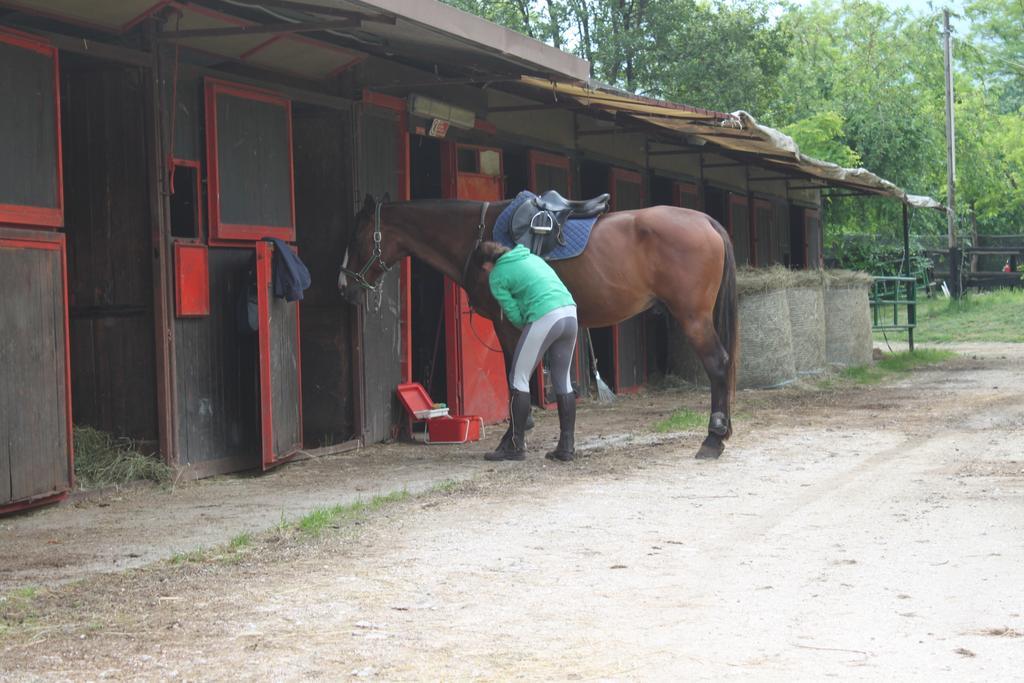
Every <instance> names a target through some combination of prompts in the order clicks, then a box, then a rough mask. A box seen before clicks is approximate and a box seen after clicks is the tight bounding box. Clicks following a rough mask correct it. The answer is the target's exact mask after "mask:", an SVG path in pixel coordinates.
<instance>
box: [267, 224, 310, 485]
mask: <svg viewBox="0 0 1024 683" xmlns="http://www.w3.org/2000/svg"><path fill="white" fill-rule="evenodd" d="M273 256H274V248H273V247H272V246H271V245H270V243H268V242H257V243H256V301H257V307H258V311H259V330H258V334H259V367H260V370H259V373H260V426H261V430H260V432H261V437H262V449H261V450H262V459H261V461H262V465H263V469H264V470H266V469H269V468H271V467H273V466H274V465H277V464H279V463H280V462H282V461H284V460H286V459H288V458H289V457H291V456H293V455H295V453H296V452H297V451H298V450H299V449H300V448H302V388H301V385H300V381H301V380H300V375H299V366H300V361H299V304H298V302H297V301H285V300H284V299H279V298H277V297H275V296H274V282H273V267H272V263H273Z"/></svg>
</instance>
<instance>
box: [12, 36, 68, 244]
mask: <svg viewBox="0 0 1024 683" xmlns="http://www.w3.org/2000/svg"><path fill="white" fill-rule="evenodd" d="M0 43H4V44H5V45H11V46H13V47H17V48H21V49H24V50H29V51H31V52H36V53H39V54H41V55H45V56H47V57H49V58H50V59H51V60H52V61H53V98H54V100H53V102H54V104H53V106H54V121H53V125H54V127H55V131H54V134H55V136H56V140H55V142H56V144H55V148H56V150H57V158H56V159H55V160H54V163H55V173H56V178H55V180H56V188H55V189H56V203H57V206H55V207H46V206H27V205H20V204H17V205H16V204H0V224H4V223H7V224H12V225H16V226H18V227H23V228H46V229H57V228H61V227H63V226H64V151H63V148H62V141H61V117H60V58H59V55H58V51H57V48H55V47H53V46H52V45H50V44H49V43H47V42H45V41H43V40H41V39H40V38H39V37H37V36H34V35H30V34H28V33H22V32H21V31H16V30H14V29H11V28H7V27H2V26H0Z"/></svg>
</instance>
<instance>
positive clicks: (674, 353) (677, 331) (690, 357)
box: [668, 318, 708, 386]
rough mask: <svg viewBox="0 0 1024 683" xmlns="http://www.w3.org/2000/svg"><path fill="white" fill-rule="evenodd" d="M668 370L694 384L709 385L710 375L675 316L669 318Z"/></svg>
mask: <svg viewBox="0 0 1024 683" xmlns="http://www.w3.org/2000/svg"><path fill="white" fill-rule="evenodd" d="M668 372H669V374H670V375H673V376H675V377H678V378H679V379H682V380H685V381H687V382H691V383H693V384H699V385H701V386H707V385H708V376H707V373H706V372H704V365H703V364H702V363H701V362H700V359H699V358H697V354H696V353H694V351H693V347H691V346H690V343H689V342H688V341H687V340H686V337H685V336H684V335H683V328H682V327H680V325H679V323H678V322H677V321H676V319H675V318H670V319H669V326H668Z"/></svg>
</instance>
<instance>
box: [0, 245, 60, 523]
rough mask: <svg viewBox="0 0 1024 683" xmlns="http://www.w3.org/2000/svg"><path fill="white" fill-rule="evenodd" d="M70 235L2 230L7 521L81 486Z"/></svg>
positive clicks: (1, 441)
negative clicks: (71, 353)
mask: <svg viewBox="0 0 1024 683" xmlns="http://www.w3.org/2000/svg"><path fill="white" fill-rule="evenodd" d="M66 292H67V262H66V259H65V251H64V236H63V235H60V234H53V233H44V232H41V231H29V230H14V229H9V228H0V334H2V335H3V343H0V377H2V378H3V381H2V382H0V514H3V513H5V512H12V511H15V510H19V509H21V508H24V507H29V506H31V505H33V504H36V503H41V502H45V501H49V500H53V499H55V498H57V497H60V496H63V495H64V494H66V493H67V491H68V490H69V489H70V488H71V485H72V482H73V475H72V472H73V464H72V458H73V456H72V445H71V444H72V437H71V398H70V386H71V378H70V375H69V372H68V367H69V365H68V321H67V299H66Z"/></svg>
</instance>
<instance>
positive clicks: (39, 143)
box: [0, 30, 64, 228]
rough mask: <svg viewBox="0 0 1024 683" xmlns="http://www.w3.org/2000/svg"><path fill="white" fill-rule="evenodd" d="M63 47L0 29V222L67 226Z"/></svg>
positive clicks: (55, 226) (53, 226)
mask: <svg viewBox="0 0 1024 683" xmlns="http://www.w3.org/2000/svg"><path fill="white" fill-rule="evenodd" d="M58 83H59V78H58V64H57V50H56V49H55V48H53V47H51V46H49V45H47V44H46V43H43V42H40V41H38V40H36V39H34V38H32V37H30V36H27V35H24V34H21V33H15V32H11V31H6V30H0V92H2V93H3V94H4V104H3V106H2V107H0V160H2V162H3V163H0V223H16V224H21V225H27V226H40V227H50V228H57V227H61V226H62V225H64V194H63V189H62V186H61V152H60V99H59V97H58V94H57V89H58Z"/></svg>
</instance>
